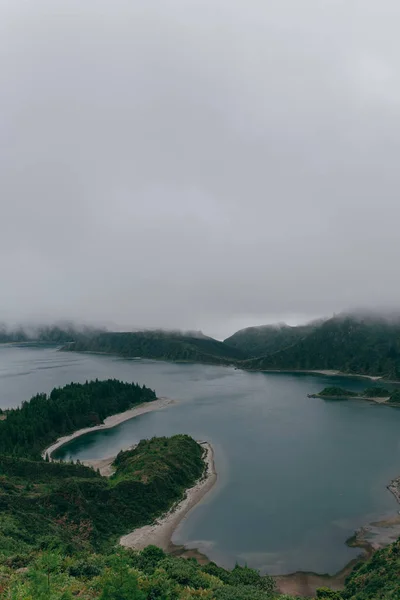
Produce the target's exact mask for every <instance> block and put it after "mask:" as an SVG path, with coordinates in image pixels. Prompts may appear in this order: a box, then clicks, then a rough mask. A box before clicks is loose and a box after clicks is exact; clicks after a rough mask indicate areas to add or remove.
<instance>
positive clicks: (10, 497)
mask: <svg viewBox="0 0 400 600" xmlns="http://www.w3.org/2000/svg"><path fill="white" fill-rule="evenodd" d="M202 453H203V450H202V448H201V446H199V444H197V443H196V442H195V441H194V440H192V438H190V437H189V436H186V435H177V436H174V437H172V438H169V439H168V438H153V439H151V440H145V441H142V442H140V444H139V445H138V446H137V448H136V449H135V450H132V451H130V452H127V453H120V455H119V456H118V460H117V461H116V463H115V467H116V470H115V473H114V475H113V476H112V477H110V478H109V479H106V478H105V477H101V476H100V475H99V474H98V473H97V472H95V471H94V470H92V469H89V468H87V467H84V466H83V465H79V464H78V465H72V464H64V463H51V462H50V463H49V462H46V461H43V460H40V461H30V460H27V459H20V458H14V457H3V456H0V556H1V555H2V554H3V555H10V554H14V552H18V553H20V552H22V551H24V552H29V551H30V550H38V549H50V548H55V547H56V548H59V549H60V550H62V551H64V552H73V551H79V550H81V549H85V548H86V549H91V550H95V549H97V550H99V549H104V548H107V547H108V545H109V543H110V542H111V541H113V540H115V539H116V537H117V536H118V535H122V534H123V533H127V532H128V531H131V530H132V529H134V528H135V527H138V526H141V525H143V524H146V523H149V522H151V521H152V519H153V518H154V517H156V516H157V515H159V514H161V513H163V512H165V511H166V510H167V509H168V508H169V507H170V506H171V504H172V503H173V502H175V501H176V500H178V499H180V498H181V496H182V495H183V492H184V490H185V489H186V488H188V487H191V486H192V485H193V484H194V483H195V481H196V480H197V479H199V478H200V477H201V475H202V473H203V470H204V463H203V460H202Z"/></svg>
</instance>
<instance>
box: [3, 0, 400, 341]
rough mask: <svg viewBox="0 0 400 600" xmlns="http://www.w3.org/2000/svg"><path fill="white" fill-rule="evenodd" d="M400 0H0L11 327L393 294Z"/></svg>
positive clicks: (240, 313) (245, 312)
mask: <svg viewBox="0 0 400 600" xmlns="http://www.w3.org/2000/svg"><path fill="white" fill-rule="evenodd" d="M399 22H400V3H399V2H398V0H392V1H388V0H379V1H377V0H358V1H356V0H302V1H301V2H300V1H299V0H246V1H244V0H240V1H237V0H159V1H158V0H126V1H124V0H108V1H107V2H106V1H103V0H48V1H43V0H35V1H34V2H32V1H29V0H8V1H5V0H0V109H1V110H0V140H1V144H0V208H1V210H0V276H1V280H0V281H1V284H0V320H4V319H5V320H9V321H11V320H19V319H23V320H27V319H35V320H53V319H58V318H70V319H77V320H79V321H81V322H82V321H88V322H97V323H99V322H106V323H114V324H117V325H120V326H134V327H159V326H162V327H166V328H168V327H180V328H193V329H202V330H203V331H204V332H206V333H209V334H211V335H216V336H218V337H223V336H225V335H228V334H230V333H231V332H233V331H234V330H235V329H237V328H239V327H243V326H245V325H252V324H258V323H263V322H268V321H275V320H289V321H290V322H296V321H301V320H304V319H306V318H308V317H309V318H312V317H316V316H319V315H328V314H330V313H332V312H333V311H336V312H339V311H340V310H342V309H347V308H351V307H352V306H366V307H376V306H378V305H379V306H384V305H388V306H390V307H393V306H398V304H399V301H400V280H399V277H398V272H399V270H398V257H399V255H400V235H399V223H400V198H399V191H400V168H399V159H400V68H399V67H400V64H399V63H400V38H399V35H398V31H399Z"/></svg>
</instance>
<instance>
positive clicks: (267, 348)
mask: <svg viewBox="0 0 400 600" xmlns="http://www.w3.org/2000/svg"><path fill="white" fill-rule="evenodd" d="M316 326H317V325H316V324H314V323H310V324H308V325H301V326H299V327H290V326H289V325H285V324H277V325H261V326H260V327H247V328H246V329H241V330H240V331H237V332H236V333H234V334H233V335H231V336H230V337H229V338H227V339H226V340H224V343H225V344H228V345H230V346H233V347H234V348H238V349H239V350H242V352H244V353H245V354H247V355H248V356H249V357H254V358H255V357H258V356H265V355H266V354H271V353H273V352H278V351H279V350H282V349H284V348H287V347H288V346H291V345H292V344H294V343H295V342H297V341H299V340H300V339H302V338H303V337H305V336H306V335H308V334H309V333H311V331H313V330H314V329H315V328H316Z"/></svg>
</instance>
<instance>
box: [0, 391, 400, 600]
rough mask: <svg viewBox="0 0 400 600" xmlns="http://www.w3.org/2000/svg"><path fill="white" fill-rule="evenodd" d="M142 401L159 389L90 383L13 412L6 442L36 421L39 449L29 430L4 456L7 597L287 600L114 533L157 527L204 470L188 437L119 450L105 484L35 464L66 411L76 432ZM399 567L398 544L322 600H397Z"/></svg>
mask: <svg viewBox="0 0 400 600" xmlns="http://www.w3.org/2000/svg"><path fill="white" fill-rule="evenodd" d="M372 389H374V388H372ZM377 389H378V388H377ZM380 393H381V392H378V391H376V394H377V395H379V394H380ZM139 396H140V401H142V400H143V398H147V399H151V398H152V397H154V396H155V394H154V392H151V390H148V388H141V387H139V386H137V385H135V384H122V383H121V382H117V381H114V380H110V381H105V382H98V381H95V382H90V383H86V384H84V385H79V384H71V385H69V386H65V387H64V388H60V389H56V390H53V392H52V393H51V394H50V396H49V397H46V396H42V395H39V396H36V397H35V398H36V399H37V404H35V402H32V401H31V402H27V403H25V404H24V405H23V406H22V407H21V409H20V410H19V412H18V411H9V412H8V414H7V419H6V421H4V422H3V423H2V426H3V425H4V429H2V430H1V432H2V433H5V432H8V434H6V435H5V436H4V439H8V440H10V439H11V438H10V432H11V431H13V430H14V426H15V425H16V424H19V425H20V426H21V428H28V429H29V422H30V420H34V421H35V425H34V427H33V430H34V431H35V432H36V434H37V436H38V442H37V443H36V445H35V450H33V451H32V452H29V448H28V446H27V440H28V437H29V436H23V435H22V436H21V437H20V438H18V439H17V445H16V449H17V451H16V452H14V453H13V455H12V454H11V453H10V445H9V444H10V441H8V442H7V443H5V442H3V445H4V447H6V448H7V452H6V453H4V452H3V453H0V597H1V598H3V599H4V600H72V599H73V598H79V599H80V600H95V599H98V600H195V599H203V600H270V599H271V600H272V599H274V600H290V598H289V597H288V596H280V595H279V594H277V593H276V591H275V588H274V581H273V579H272V578H271V577H269V576H260V575H259V574H258V573H257V572H256V571H254V570H253V569H250V568H248V567H246V566H244V567H242V566H238V565H237V566H236V567H235V568H234V569H233V570H232V571H228V570H225V569H223V568H221V567H219V566H217V565H216V564H214V563H209V564H206V565H204V566H200V565H199V564H198V563H197V562H196V561H195V560H194V559H190V560H184V559H181V558H177V557H173V556H167V555H166V554H165V553H164V552H163V551H162V550H160V549H158V548H155V547H154V546H149V547H148V548H146V549H145V550H143V551H141V552H133V551H130V550H122V549H119V550H117V549H116V547H115V542H116V540H117V539H118V537H119V536H121V535H122V534H124V533H127V532H128V531H131V530H133V529H134V528H136V527H138V526H141V525H143V524H147V523H150V522H152V521H153V520H154V518H155V517H157V516H159V515H160V514H161V513H163V512H165V511H166V510H167V509H168V508H170V507H171V505H172V504H174V503H175V502H176V501H178V500H180V499H181V497H182V495H183V494H184V491H185V489H186V488H188V487H191V486H192V485H193V484H194V483H195V481H196V480H198V479H199V478H200V477H201V476H202V475H203V472H204V462H203V459H202V454H203V450H202V448H201V446H200V445H199V444H197V443H196V442H195V441H194V440H193V439H191V438H190V437H189V436H186V435H176V436H174V437H172V438H153V439H151V440H143V441H141V442H140V444H139V445H138V446H137V447H136V448H135V449H133V450H130V451H128V452H120V453H119V455H118V456H117V457H116V459H115V461H114V468H115V472H114V474H113V475H112V476H111V477H110V478H109V479H106V478H104V477H102V476H101V475H100V474H99V473H97V472H96V471H94V470H93V469H90V468H88V467H85V466H83V465H81V464H79V463H78V464H72V463H70V464H67V463H62V462H48V461H45V460H43V459H41V458H40V457H37V455H38V453H40V449H41V448H42V447H43V444H44V443H45V444H47V443H48V439H49V438H50V437H52V436H55V435H57V434H56V430H58V427H59V424H60V423H64V417H65V415H66V414H68V415H69V411H71V417H72V418H73V420H71V422H68V423H67V427H68V428H75V427H77V428H78V427H81V426H82V423H83V422H84V423H86V419H87V417H88V415H89V416H90V415H91V416H90V418H93V416H94V415H95V416H96V420H97V419H100V418H104V416H105V415H106V414H109V413H110V412H115V411H116V410H120V409H121V406H124V407H125V406H128V405H131V404H132V403H135V402H136V401H139V400H138V399H139ZM33 400H34V399H33ZM80 409H81V411H82V415H81V416H82V419H83V421H81V418H80ZM15 414H19V415H25V416H24V417H21V416H19V417H15V416H14V417H13V415H15ZM47 419H49V423H50V424H51V426H50V425H49V424H46V423H47ZM7 422H8V423H9V424H8V425H6V424H7ZM10 423H11V424H14V426H13V427H11V426H10ZM63 427H64V425H63ZM14 434H15V431H14ZM2 439H3V435H1V436H0V440H2ZM20 454H24V455H26V456H27V457H21V456H20ZM35 458H37V460H34V459H35ZM399 572H400V542H396V543H394V544H392V545H391V546H389V547H388V548H386V549H384V550H381V551H379V552H377V553H376V554H375V555H374V556H373V557H372V559H371V560H370V561H368V562H365V563H361V564H359V565H358V566H357V567H356V569H355V570H354V572H353V573H352V574H351V575H350V577H349V579H348V582H347V584H346V588H345V590H344V591H343V592H341V593H339V592H332V591H330V590H329V589H325V588H323V589H320V590H318V591H317V598H331V600H375V599H378V598H379V599H381V600H389V599H394V598H398V597H399V595H400V584H399Z"/></svg>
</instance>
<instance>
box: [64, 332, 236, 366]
mask: <svg viewBox="0 0 400 600" xmlns="http://www.w3.org/2000/svg"><path fill="white" fill-rule="evenodd" d="M64 350H74V351H79V352H81V351H85V352H87V351H89V352H104V353H106V354H116V355H118V356H125V357H130V358H134V357H142V358H154V359H163V360H173V361H189V362H202V363H213V364H230V363H233V362H235V361H238V360H242V359H244V358H247V355H246V354H245V353H243V352H242V351H241V350H239V349H237V348H233V347H231V346H229V345H228V344H224V343H223V342H218V341H217V340H214V339H213V338H210V337H206V336H204V335H202V334H197V335H195V334H190V333H188V334H181V333H174V332H164V331H138V332H128V333H99V334H98V335H93V336H81V337H80V338H79V339H77V340H76V342H74V343H73V344H68V345H67V346H65V348H64Z"/></svg>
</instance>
